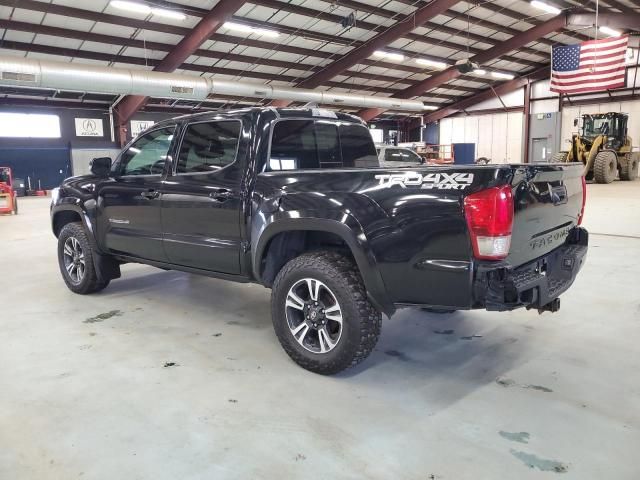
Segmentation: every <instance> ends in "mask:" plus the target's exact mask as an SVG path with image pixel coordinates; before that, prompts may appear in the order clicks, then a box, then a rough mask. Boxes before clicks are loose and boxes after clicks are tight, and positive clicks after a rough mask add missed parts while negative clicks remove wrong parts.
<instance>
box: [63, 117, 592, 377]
mask: <svg viewBox="0 0 640 480" xmlns="http://www.w3.org/2000/svg"><path fill="white" fill-rule="evenodd" d="M582 170H583V167H582V165H581V164H567V163H564V164H557V165H556V164H545V165H524V164H522V165H491V166H460V167H457V166H447V167H441V166H434V167H411V168H404V169H403V168H396V169H382V168H380V167H379V164H378V159H377V156H376V150H375V147H374V144H373V141H372V140H371V136H370V134H369V132H368V130H367V128H366V126H365V125H364V124H363V123H362V122H361V120H360V119H358V118H357V117H353V116H350V115H346V114H341V113H334V112H331V111H326V110H321V109H275V108H251V109H242V110H234V111H228V112H224V113H204V114H196V115H190V116H184V117H179V118H176V119H172V120H167V121H162V122H160V123H157V124H156V125H153V127H151V128H150V129H149V130H147V131H146V132H144V133H142V134H141V135H139V136H138V137H137V138H136V139H135V140H134V141H132V142H131V143H130V144H129V145H128V146H127V147H126V148H125V149H124V150H123V151H122V153H121V154H120V155H119V156H118V158H117V159H116V160H115V162H112V161H111V159H109V158H98V159H95V160H94V161H93V163H92V174H91V175H88V176H82V177H73V178H69V179H67V180H66V181H65V182H64V183H63V184H62V185H61V186H60V188H59V189H57V190H56V191H54V194H53V201H52V206H51V221H52V227H53V232H54V234H55V235H56V237H57V238H58V261H59V264H60V271H61V272H62V276H63V279H64V281H65V282H66V284H67V286H68V287H69V288H70V289H71V290H72V291H74V292H76V293H81V294H87V293H92V292H97V291H99V290H102V289H103V288H105V287H106V286H107V285H108V284H109V282H110V281H111V280H112V279H115V278H118V277H119V276H120V265H121V264H123V263H127V262H137V263H144V264H148V265H153V266H156V267H160V268H163V269H173V270H182V271H185V272H190V273H198V274H202V275H208V276H211V277H218V278H223V279H227V280H233V281H237V282H256V283H260V284H262V285H264V286H265V287H267V288H271V289H272V294H271V316H272V320H273V325H274V328H275V332H276V334H277V336H278V339H279V340H280V342H281V344H282V346H283V347H284V349H285V350H286V352H287V353H288V354H289V355H290V356H291V358H292V359H293V360H294V361H296V362H297V363H298V364H299V365H301V366H302V367H304V368H306V369H309V370H311V371H314V372H318V373H324V374H332V373H336V372H339V371H341V370H343V369H345V368H347V367H349V366H352V365H355V364H357V363H358V362H360V361H362V360H363V359H364V358H366V357H367V355H368V354H369V353H370V352H371V350H372V349H373V348H374V346H375V344H376V341H377V339H378V336H379V334H380V327H381V313H382V312H383V313H385V314H387V315H389V316H390V315H392V314H393V312H394V311H395V310H396V309H397V308H399V307H418V308H427V309H431V310H432V311H436V312H443V311H452V310H468V309H487V310H493V311H503V310H512V309H515V308H519V307H526V308H534V309H537V310H538V311H541V312H542V311H556V310H557V309H558V308H559V299H558V296H559V295H560V294H561V293H563V292H564V291H565V290H567V289H568V288H569V286H570V285H571V284H572V283H573V281H574V279H575V277H576V275H577V273H578V271H579V270H580V268H581V267H582V264H583V262H584V260H585V255H586V252H587V244H588V234H587V231H586V230H585V229H584V228H582V227H580V226H579V225H580V223H581V220H582V216H583V212H584V203H585V184H584V178H583V177H582Z"/></svg>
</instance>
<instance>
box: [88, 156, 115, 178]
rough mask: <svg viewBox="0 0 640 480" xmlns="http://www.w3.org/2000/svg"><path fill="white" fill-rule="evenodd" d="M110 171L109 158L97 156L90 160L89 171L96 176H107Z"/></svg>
mask: <svg viewBox="0 0 640 480" xmlns="http://www.w3.org/2000/svg"><path fill="white" fill-rule="evenodd" d="M110 172H111V158H109V157H98V158H94V159H93V160H91V173H93V174H94V175H95V176H97V177H108V176H109V173H110Z"/></svg>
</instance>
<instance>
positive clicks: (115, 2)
mask: <svg viewBox="0 0 640 480" xmlns="http://www.w3.org/2000/svg"><path fill="white" fill-rule="evenodd" d="M109 5H111V6H112V7H115V8H119V9H120V10H127V11H128V12H136V13H146V14H147V15H148V14H150V13H151V7H150V6H148V5H145V4H143V3H137V2H127V1H125V0H111V2H110V3H109Z"/></svg>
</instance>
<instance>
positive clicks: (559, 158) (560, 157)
mask: <svg viewBox="0 0 640 480" xmlns="http://www.w3.org/2000/svg"><path fill="white" fill-rule="evenodd" d="M568 155H569V152H558V153H554V154H553V157H551V163H565V162H566V161H567V156H568Z"/></svg>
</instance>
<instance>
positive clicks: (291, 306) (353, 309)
mask: <svg viewBox="0 0 640 480" xmlns="http://www.w3.org/2000/svg"><path fill="white" fill-rule="evenodd" d="M271 316H272V320H273V327H274V329H275V332H276V335H277V337H278V340H279V341H280V344H281V345H282V347H283V348H284V350H285V351H286V352H287V354H288V355H289V356H290V357H291V359H293V361H294V362H296V363H297V364H298V365H300V366H301V367H302V368H305V369H307V370H310V371H312V372H315V373H320V374H323V375H332V374H335V373H338V372H340V371H342V370H344V369H346V368H349V367H353V366H355V365H357V364H358V363H360V362H361V361H362V360H364V359H365V358H367V356H368V355H369V354H370V353H371V351H372V350H373V348H374V347H375V345H376V343H377V341H378V337H379V336H380V328H381V324H382V316H381V315H380V312H379V311H377V310H376V308H375V307H374V306H373V305H372V304H371V302H369V299H368V298H367V293H366V291H365V288H364V284H363V282H362V278H361V276H360V272H359V271H358V268H357V267H356V265H355V264H354V263H353V261H352V260H350V259H349V258H347V257H346V256H344V255H341V254H339V253H336V252H329V251H320V252H310V253H305V254H303V255H300V256H299V257H297V258H294V259H293V260H291V261H289V262H288V263H287V264H286V265H285V266H284V267H282V270H280V272H279V273H278V275H277V277H276V279H275V282H274V284H273V290H272V293H271Z"/></svg>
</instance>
